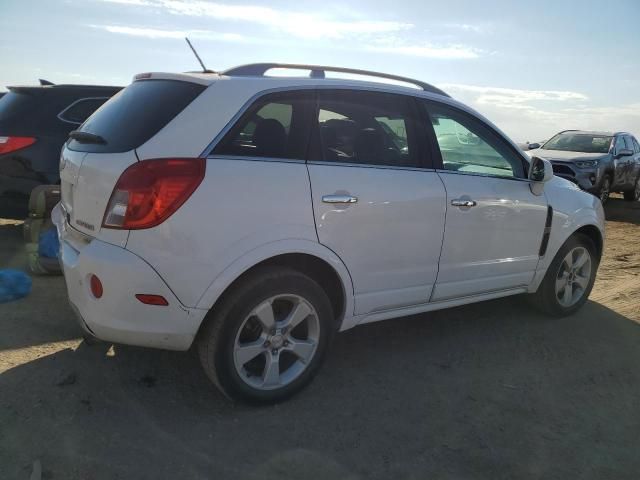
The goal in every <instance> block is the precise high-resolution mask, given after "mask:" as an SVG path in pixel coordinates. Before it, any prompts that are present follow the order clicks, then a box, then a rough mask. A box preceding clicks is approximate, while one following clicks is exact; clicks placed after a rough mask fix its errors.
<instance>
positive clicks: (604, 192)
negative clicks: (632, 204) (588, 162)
mask: <svg viewBox="0 0 640 480" xmlns="http://www.w3.org/2000/svg"><path fill="white" fill-rule="evenodd" d="M610 195H611V177H610V176H609V175H605V176H604V178H603V179H602V185H601V186H600V191H599V192H598V197H599V198H600V202H601V203H602V205H604V204H605V203H607V202H608V201H609V196H610Z"/></svg>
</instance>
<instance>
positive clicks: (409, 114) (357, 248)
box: [308, 90, 445, 314]
mask: <svg viewBox="0 0 640 480" xmlns="http://www.w3.org/2000/svg"><path fill="white" fill-rule="evenodd" d="M316 120H317V123H316V130H315V137H316V138H315V140H316V141H314V142H312V152H311V154H310V159H309V162H308V169H309V175H310V178H311V187H312V196H313V210H314V214H315V222H316V228H317V232H318V238H319V240H320V242H321V243H322V244H324V245H326V246H327V247H329V248H330V249H331V250H333V251H334V252H336V254H338V256H339V257H340V258H341V259H342V261H343V262H344V263H345V265H346V266H347V268H348V270H349V272H350V274H351V276H352V279H353V285H354V290H355V291H354V293H355V313H356V314H367V313H370V312H374V311H381V310H387V309H394V308H400V307H405V306H411V305H417V304H422V303H427V302H428V301H429V298H430V296H431V291H432V288H433V285H434V283H435V280H436V275H437V271H438V257H439V255H440V248H441V245H442V233H443V227H444V214H445V191H444V188H443V185H442V182H441V180H440V179H439V178H438V175H437V174H436V173H435V171H434V170H433V169H431V168H430V165H429V162H428V159H427V158H426V153H425V152H426V150H425V149H424V148H423V143H422V141H421V138H420V136H419V135H418V130H419V129H420V126H419V115H418V114H417V110H416V104H415V103H414V100H413V98H412V97H406V96H403V95H395V94H387V93H379V92H365V91H354V90H320V91H319V93H318V110H317V115H316Z"/></svg>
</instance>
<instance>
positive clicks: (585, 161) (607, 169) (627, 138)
mask: <svg viewBox="0 0 640 480" xmlns="http://www.w3.org/2000/svg"><path fill="white" fill-rule="evenodd" d="M527 154H528V155H529V156H532V157H541V158H545V159H547V160H549V161H550V162H551V164H552V165H553V173H554V174H555V175H557V176H559V177H562V178H566V179H567V180H571V181H572V182H574V183H576V184H577V185H578V186H580V188H582V189H583V190H586V191H588V192H591V193H593V194H594V195H596V196H598V197H600V200H601V201H602V203H605V202H606V201H607V200H608V199H609V194H610V193H611V192H619V193H622V194H624V199H625V200H629V201H634V200H638V198H640V144H639V143H638V141H637V140H636V138H635V137H634V136H633V135H631V134H630V133H627V132H615V133H608V132H585V131H580V130H565V131H563V132H560V133H558V134H557V135H555V136H554V137H553V138H551V139H550V140H548V141H547V142H545V143H544V145H542V146H541V147H540V148H536V149H533V150H529V151H528V152H527Z"/></svg>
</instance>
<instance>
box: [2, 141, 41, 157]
mask: <svg viewBox="0 0 640 480" xmlns="http://www.w3.org/2000/svg"><path fill="white" fill-rule="evenodd" d="M34 143H36V139H35V138H33V137H0V155H2V154H3V153H10V152H15V151H16V150H20V149H21V148H25V147H28V146H29V145H33V144H34Z"/></svg>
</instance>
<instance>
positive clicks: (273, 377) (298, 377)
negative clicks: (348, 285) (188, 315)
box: [197, 267, 336, 403]
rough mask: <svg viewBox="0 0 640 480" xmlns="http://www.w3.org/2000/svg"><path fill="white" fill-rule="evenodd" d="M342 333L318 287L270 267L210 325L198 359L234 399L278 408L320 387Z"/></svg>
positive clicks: (246, 282)
mask: <svg viewBox="0 0 640 480" xmlns="http://www.w3.org/2000/svg"><path fill="white" fill-rule="evenodd" d="M335 330H336V329H335V321H334V315H333V311H332V307H331V303H330V302H329V299H328V298H327V295H326V293H325V292H324V290H323V289H322V288H321V287H320V286H319V285H318V284H317V283H316V282H315V281H314V280H313V279H311V278H310V277H308V276H306V275H304V274H302V273H300V272H297V271H295V270H292V269H289V268H283V267H264V268H260V269H259V270H257V271H255V272H253V273H252V274H250V276H249V277H247V278H245V279H243V280H241V281H240V283H239V284H238V285H237V286H235V287H233V290H232V291H231V292H229V294H226V295H225V297H224V298H223V299H222V303H221V304H220V305H219V306H216V308H215V310H214V311H213V312H212V313H211V314H210V315H209V316H208V317H207V318H206V319H205V324H204V325H203V328H202V330H201V332H200V334H199V336H198V342H197V343H198V353H199V356H200V361H201V363H202V366H203V368H204V370H205V373H206V374H207V376H208V377H209V378H210V379H211V380H212V381H213V382H214V383H215V384H216V385H217V386H218V387H219V388H220V389H221V390H222V391H223V393H225V394H226V395H227V396H228V397H230V398H231V399H233V400H240V401H246V402H249V403H276V402H279V401H282V400H285V399H287V398H288V397H290V396H292V395H294V394H295V393H297V392H298V391H300V390H301V389H302V388H304V387H305V386H306V385H307V384H308V383H309V382H310V381H311V380H312V378H313V377H314V376H315V375H316V373H317V371H318V369H319V368H320V366H321V364H322V361H323V360H324V357H325V354H326V351H327V348H328V346H329V344H330V342H331V340H332V338H333V334H334V331H335Z"/></svg>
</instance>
